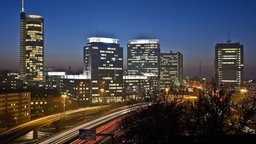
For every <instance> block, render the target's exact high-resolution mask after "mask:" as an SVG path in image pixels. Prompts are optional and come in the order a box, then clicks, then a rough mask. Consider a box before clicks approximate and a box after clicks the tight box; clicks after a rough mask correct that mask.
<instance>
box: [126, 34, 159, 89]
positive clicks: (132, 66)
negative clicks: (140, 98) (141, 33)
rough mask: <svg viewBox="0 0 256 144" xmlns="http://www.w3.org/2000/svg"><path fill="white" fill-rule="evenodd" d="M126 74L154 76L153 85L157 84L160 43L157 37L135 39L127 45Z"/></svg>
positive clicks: (156, 86)
mask: <svg viewBox="0 0 256 144" xmlns="http://www.w3.org/2000/svg"><path fill="white" fill-rule="evenodd" d="M127 47H128V48H127V63H128V64H127V70H128V75H138V76H139V75H145V76H152V77H155V78H154V79H155V80H154V82H153V87H154V88H158V85H159V67H160V64H159V62H160V60H159V58H160V45H159V40H158V39H135V40H130V41H129V43H128V45H127Z"/></svg>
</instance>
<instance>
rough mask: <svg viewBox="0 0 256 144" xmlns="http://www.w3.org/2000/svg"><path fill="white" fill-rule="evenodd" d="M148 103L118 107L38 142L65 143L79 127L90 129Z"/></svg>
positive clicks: (73, 135)
mask: <svg viewBox="0 0 256 144" xmlns="http://www.w3.org/2000/svg"><path fill="white" fill-rule="evenodd" d="M148 105H149V104H148V103H147V104H145V103H144V104H136V105H130V106H124V107H121V108H119V109H118V111H115V112H113V113H111V114H108V115H105V116H102V117H100V118H97V119H95V120H92V121H90V122H87V123H85V124H82V125H79V126H77V127H74V128H70V129H67V130H65V131H63V132H61V133H57V134H56V135H53V136H52V137H49V138H47V139H46V140H43V141H40V142H38V143H40V144H48V143H56V144H57V143H66V142H68V141H70V140H71V139H74V138H76V137H78V133H79V129H92V128H96V127H99V126H100V125H102V124H104V123H107V122H108V121H111V120H114V119H116V118H118V117H120V116H122V115H125V114H127V113H129V112H132V111H135V110H137V109H140V108H142V107H146V106H148Z"/></svg>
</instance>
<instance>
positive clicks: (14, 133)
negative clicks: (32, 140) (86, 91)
mask: <svg viewBox="0 0 256 144" xmlns="http://www.w3.org/2000/svg"><path fill="white" fill-rule="evenodd" d="M106 107H109V105H107V106H94V107H86V108H79V109H76V110H71V111H66V112H65V113H58V114H53V115H49V116H46V117H42V118H38V119H35V120H32V121H29V122H27V123H24V124H21V125H18V126H16V127H13V128H11V129H8V130H6V131H4V132H2V133H1V134H0V139H1V143H9V142H11V141H12V140H14V139H16V138H18V137H20V136H22V135H24V134H26V133H28V132H30V131H31V130H34V129H35V128H37V127H41V126H43V125H48V124H51V123H53V122H55V121H58V120H60V119H63V118H65V117H69V116H71V115H73V114H77V113H80V112H86V111H89V110H99V109H102V108H106Z"/></svg>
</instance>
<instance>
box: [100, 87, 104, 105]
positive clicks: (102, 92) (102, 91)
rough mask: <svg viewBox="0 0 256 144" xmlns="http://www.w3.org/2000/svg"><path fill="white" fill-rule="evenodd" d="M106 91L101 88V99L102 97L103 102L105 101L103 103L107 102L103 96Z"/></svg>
mask: <svg viewBox="0 0 256 144" xmlns="http://www.w3.org/2000/svg"><path fill="white" fill-rule="evenodd" d="M104 91H105V89H104V88H101V89H100V94H101V97H102V101H103V102H105V97H104V95H103V94H104Z"/></svg>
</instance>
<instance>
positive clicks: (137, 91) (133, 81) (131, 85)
mask: <svg viewBox="0 0 256 144" xmlns="http://www.w3.org/2000/svg"><path fill="white" fill-rule="evenodd" d="M123 79H124V94H125V101H130V100H136V101H140V100H147V99H148V100H150V99H151V97H152V93H151V92H152V91H153V80H154V79H152V77H150V76H136V75H126V76H124V77H123Z"/></svg>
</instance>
